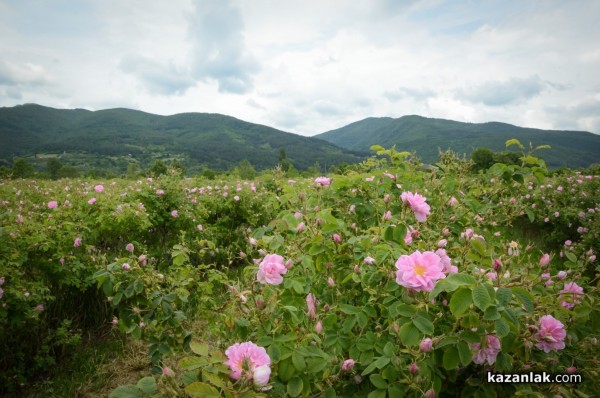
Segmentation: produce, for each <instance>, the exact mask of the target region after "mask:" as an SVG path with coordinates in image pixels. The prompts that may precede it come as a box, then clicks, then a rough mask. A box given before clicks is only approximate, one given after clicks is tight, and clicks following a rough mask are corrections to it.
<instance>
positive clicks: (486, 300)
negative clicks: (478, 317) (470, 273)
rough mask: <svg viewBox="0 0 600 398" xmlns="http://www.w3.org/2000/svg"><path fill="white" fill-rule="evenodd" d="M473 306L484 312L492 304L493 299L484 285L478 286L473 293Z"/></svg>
mask: <svg viewBox="0 0 600 398" xmlns="http://www.w3.org/2000/svg"><path fill="white" fill-rule="evenodd" d="M472 297H473V304H475V306H476V307H477V308H479V309H480V310H482V311H485V309H486V308H487V307H489V306H490V304H492V299H491V298H490V294H489V293H488V290H487V288H486V287H485V286H484V285H477V286H475V287H474V288H473V291H472Z"/></svg>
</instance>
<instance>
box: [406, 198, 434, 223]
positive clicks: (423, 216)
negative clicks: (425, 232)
mask: <svg viewBox="0 0 600 398" xmlns="http://www.w3.org/2000/svg"><path fill="white" fill-rule="evenodd" d="M400 198H401V199H402V202H403V203H405V204H408V205H409V206H410V208H411V209H412V211H413V213H415V218H416V219H417V221H418V222H425V221H426V220H427V215H428V214H429V211H430V207H429V205H428V204H427V203H425V200H426V198H424V197H423V196H421V195H419V194H418V193H412V192H402V195H400Z"/></svg>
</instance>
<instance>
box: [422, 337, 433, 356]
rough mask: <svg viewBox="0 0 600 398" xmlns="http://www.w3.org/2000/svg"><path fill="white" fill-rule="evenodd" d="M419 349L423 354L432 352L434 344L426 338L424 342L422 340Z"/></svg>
mask: <svg viewBox="0 0 600 398" xmlns="http://www.w3.org/2000/svg"><path fill="white" fill-rule="evenodd" d="M419 349H420V350H421V351H422V352H430V351H431V350H433V342H432V341H431V339H430V338H429V337H426V338H424V339H423V340H421V344H419Z"/></svg>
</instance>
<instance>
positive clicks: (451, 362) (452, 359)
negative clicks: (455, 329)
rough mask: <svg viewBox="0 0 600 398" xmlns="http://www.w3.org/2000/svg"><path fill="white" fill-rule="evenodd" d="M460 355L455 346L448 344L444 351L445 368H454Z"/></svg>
mask: <svg viewBox="0 0 600 398" xmlns="http://www.w3.org/2000/svg"><path fill="white" fill-rule="evenodd" d="M459 359H460V357H459V354H458V350H457V349H456V347H455V346H450V347H448V348H447V349H446V351H444V357H443V361H442V362H443V363H444V368H445V369H446V370H453V369H456V367H457V366H458V361H459Z"/></svg>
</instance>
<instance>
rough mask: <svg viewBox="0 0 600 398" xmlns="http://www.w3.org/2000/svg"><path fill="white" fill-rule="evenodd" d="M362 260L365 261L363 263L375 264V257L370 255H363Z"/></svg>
mask: <svg viewBox="0 0 600 398" xmlns="http://www.w3.org/2000/svg"><path fill="white" fill-rule="evenodd" d="M364 261H365V264H369V265H373V264H375V259H374V258H373V257H371V256H367V257H365V260H364Z"/></svg>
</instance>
